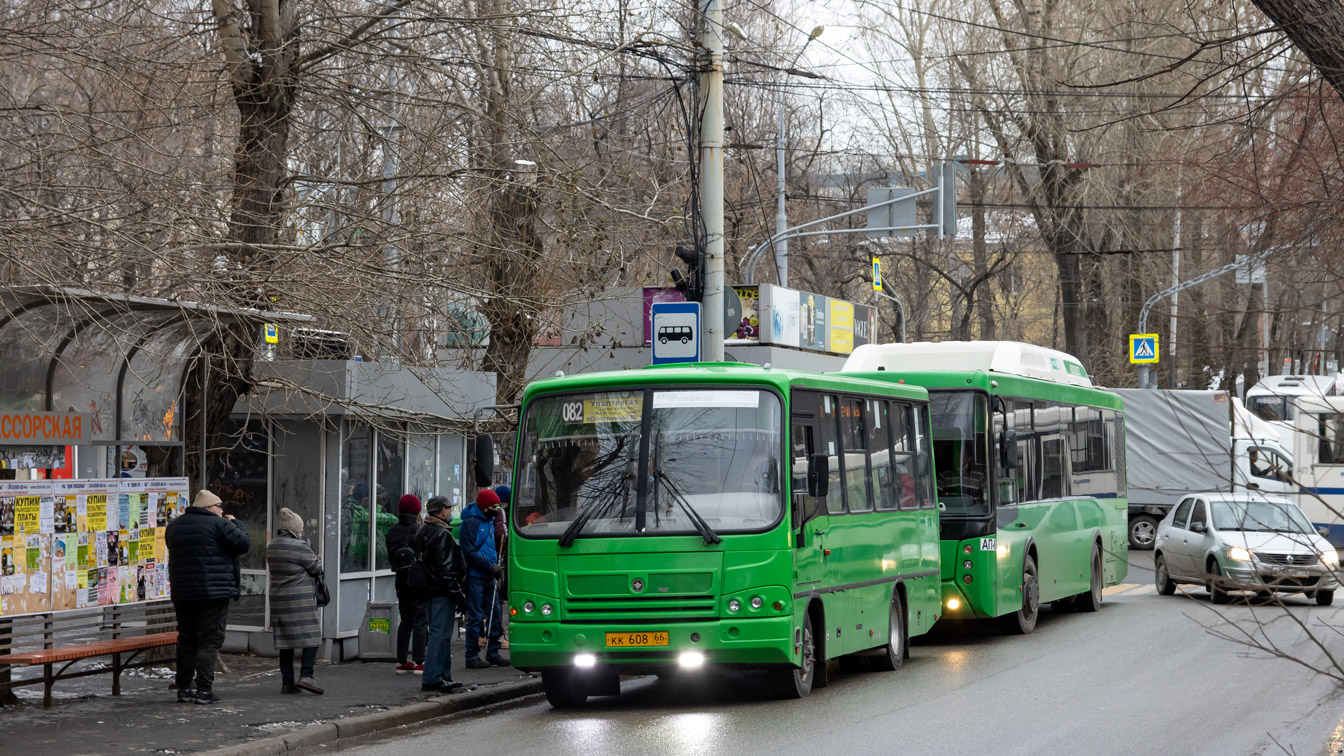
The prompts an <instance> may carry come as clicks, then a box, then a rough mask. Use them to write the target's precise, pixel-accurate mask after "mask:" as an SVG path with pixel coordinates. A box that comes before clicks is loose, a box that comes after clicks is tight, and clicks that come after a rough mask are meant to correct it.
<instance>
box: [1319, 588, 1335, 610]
mask: <svg viewBox="0 0 1344 756" xmlns="http://www.w3.org/2000/svg"><path fill="white" fill-rule="evenodd" d="M1333 603H1335V592H1334V591H1316V605H1317V606H1330V605H1331V604H1333Z"/></svg>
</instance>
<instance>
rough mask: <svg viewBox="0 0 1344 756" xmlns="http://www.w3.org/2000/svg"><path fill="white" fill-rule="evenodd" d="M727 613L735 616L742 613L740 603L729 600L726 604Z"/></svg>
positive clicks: (735, 600)
mask: <svg viewBox="0 0 1344 756" xmlns="http://www.w3.org/2000/svg"><path fill="white" fill-rule="evenodd" d="M728 611H730V612H732V613H733V614H737V613H738V612H740V611H742V602H741V601H738V600H737V599H731V600H730V601H729V602H728Z"/></svg>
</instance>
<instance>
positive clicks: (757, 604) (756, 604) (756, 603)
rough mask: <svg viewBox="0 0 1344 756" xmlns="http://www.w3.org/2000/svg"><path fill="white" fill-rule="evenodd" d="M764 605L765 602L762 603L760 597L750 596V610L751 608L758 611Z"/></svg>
mask: <svg viewBox="0 0 1344 756" xmlns="http://www.w3.org/2000/svg"><path fill="white" fill-rule="evenodd" d="M764 604H765V602H764V601H761V597H760V596H752V597H751V608H752V609H760V608H761V606H762V605H764Z"/></svg>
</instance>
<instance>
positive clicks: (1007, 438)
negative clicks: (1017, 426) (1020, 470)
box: [999, 430, 1017, 470]
mask: <svg viewBox="0 0 1344 756" xmlns="http://www.w3.org/2000/svg"><path fill="white" fill-rule="evenodd" d="M999 466H1000V467H1002V468H1003V469H1004V470H1016V469H1017V431H1010V430H1004V431H1001V432H1000V433H999Z"/></svg>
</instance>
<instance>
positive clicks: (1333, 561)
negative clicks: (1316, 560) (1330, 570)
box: [1321, 549, 1339, 567]
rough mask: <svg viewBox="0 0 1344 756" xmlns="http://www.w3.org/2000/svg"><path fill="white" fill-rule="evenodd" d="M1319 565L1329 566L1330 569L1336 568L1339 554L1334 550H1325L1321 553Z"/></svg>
mask: <svg viewBox="0 0 1344 756" xmlns="http://www.w3.org/2000/svg"><path fill="white" fill-rule="evenodd" d="M1321 564H1325V565H1329V566H1331V567H1338V566H1339V552H1338V551H1335V550H1334V549H1326V550H1325V551H1322V552H1321Z"/></svg>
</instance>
